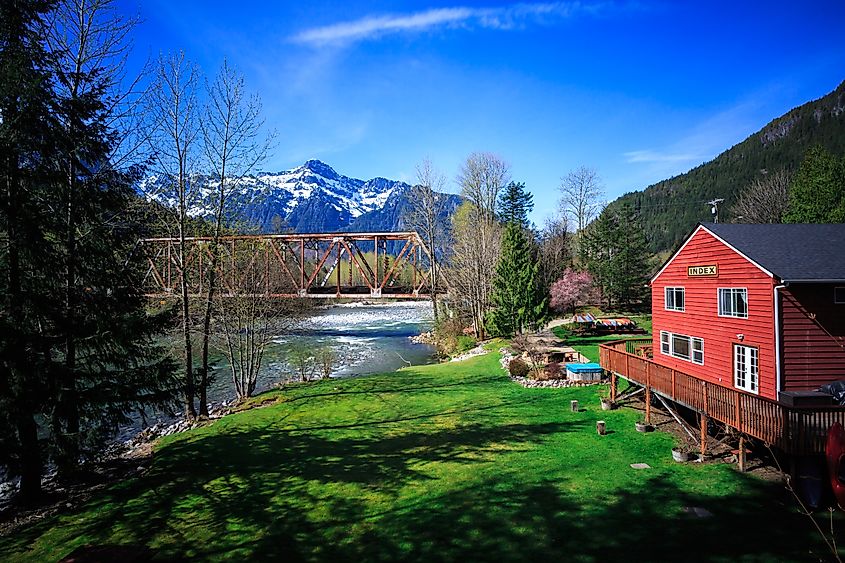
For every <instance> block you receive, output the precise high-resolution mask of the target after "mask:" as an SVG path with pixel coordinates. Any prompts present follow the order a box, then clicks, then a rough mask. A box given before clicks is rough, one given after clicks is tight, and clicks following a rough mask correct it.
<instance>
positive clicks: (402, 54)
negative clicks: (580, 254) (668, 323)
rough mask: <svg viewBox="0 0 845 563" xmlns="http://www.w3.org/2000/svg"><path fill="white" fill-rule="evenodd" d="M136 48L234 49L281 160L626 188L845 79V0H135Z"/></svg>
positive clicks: (215, 52)
mask: <svg viewBox="0 0 845 563" xmlns="http://www.w3.org/2000/svg"><path fill="white" fill-rule="evenodd" d="M117 1H118V6H119V7H120V9H121V10H122V11H123V12H125V13H126V14H138V15H140V17H141V18H142V19H143V23H142V24H141V25H140V26H139V27H138V29H137V30H136V33H135V50H134V53H133V64H140V62H141V61H142V60H143V59H145V58H146V57H148V56H150V57H156V56H157V55H158V54H159V53H160V52H168V51H174V50H178V49H184V50H185V51H186V53H187V55H188V57H190V58H191V59H192V60H193V61H195V62H196V63H197V64H198V65H199V66H200V67H201V68H202V69H203V70H204V71H205V72H206V73H207V74H208V75H213V74H214V72H215V70H216V68H217V67H218V66H219V64H220V62H221V61H222V60H223V58H224V57H225V58H227V59H228V60H229V62H230V63H233V64H234V65H235V66H236V67H237V68H238V69H239V70H240V71H241V72H242V73H243V74H244V75H245V76H246V80H247V83H248V85H249V87H250V88H251V89H252V90H254V91H256V92H258V93H259V94H260V95H261V97H262V99H263V102H264V108H265V117H266V120H267V123H268V125H269V126H270V127H272V128H273V129H275V130H276V132H277V134H278V142H277V144H276V147H275V149H274V151H273V154H272V155H271V156H270V158H269V159H268V161H267V162H266V163H265V165H264V166H263V168H264V169H266V170H282V169H288V168H292V167H294V166H297V165H299V164H302V162H303V161H305V160H307V159H309V158H318V159H320V160H323V161H325V162H327V163H328V164H330V165H331V166H332V167H334V168H335V169H336V170H337V171H338V172H340V173H342V174H346V175H348V176H353V177H357V178H364V179H367V178H371V177H374V176H384V177H388V178H393V179H402V180H406V181H413V179H414V168H415V165H416V164H417V163H418V162H419V161H420V160H422V159H423V158H424V157H428V158H429V159H431V160H432V162H433V163H434V164H435V166H436V167H438V168H439V169H440V170H442V171H443V172H444V174H446V176H447V178H448V179H449V181H450V189H451V190H452V191H457V189H458V187H457V185H456V184H455V182H454V178H455V176H456V174H457V172H458V169H459V167H460V164H461V162H462V161H463V160H464V159H465V158H466V156H467V155H468V154H469V153H471V152H473V151H491V152H494V153H496V154H498V155H500V156H501V157H502V158H503V159H504V160H506V161H507V162H508V163H510V165H511V172H512V176H513V178H514V179H515V180H518V181H523V182H525V183H526V186H527V188H528V189H529V190H530V191H532V192H533V193H534V196H535V202H536V209H535V211H534V213H533V217H532V218H533V219H534V221H535V222H537V223H538V224H539V223H541V222H542V220H543V218H544V217H546V216H548V215H549V214H550V213H552V212H553V210H554V208H555V206H556V205H557V199H558V192H557V188H558V186H559V184H560V178H561V177H562V176H563V175H565V174H566V173H567V172H568V171H569V170H571V169H573V168H576V167H578V166H580V165H585V166H590V167H593V168H595V169H596V170H597V171H598V173H599V175H600V176H601V177H602V179H603V182H604V185H605V189H606V195H607V199H608V200H612V199H614V198H616V197H618V196H619V195H621V194H623V193H625V192H628V191H633V190H639V189H642V188H645V187H646V186H647V185H649V184H650V183H653V182H655V181H658V180H662V179H664V178H666V177H669V176H671V175H674V174H678V173H682V172H685V171H686V170H689V169H690V168H692V167H694V166H696V165H698V164H700V163H702V162H705V161H707V160H709V159H710V158H712V157H714V156H716V155H717V154H719V153H720V152H722V151H723V150H725V149H727V148H729V147H730V146H732V145H733V144H736V143H738V142H740V141H741V140H743V139H744V138H745V137H746V136H748V135H749V134H751V133H753V132H754V131H756V130H758V129H759V128H760V127H762V126H763V125H765V124H766V123H767V122H768V121H770V120H771V119H773V118H774V117H777V116H779V115H781V114H782V113H784V112H786V111H787V110H789V109H791V108H792V107H794V106H797V105H800V104H802V103H804V102H806V101H808V100H811V99H815V98H818V97H821V96H823V95H824V94H826V93H828V92H829V91H831V90H833V89H834V88H835V87H836V86H837V85H838V84H839V83H840V82H841V81H842V80H845V31H843V30H845V2H842V1H841V0H831V1H818V2H816V1H800V2H799V1H792V2H777V1H768V2H746V1H736V0H734V1H731V2H721V1H702V2H682V1H655V2H651V1H640V2H601V1H599V2H533V3H529V2H526V3H513V2H495V1H491V2H487V3H469V2H443V1H438V2H428V3H420V2H358V1H354V0H347V1H344V2H325V1H322V0H309V1H308V2H286V1H279V2H257V1H253V0H240V1H239V2H231V1H227V2H218V1H216V0H180V1H178V2H173V1H172V0H144V1H143V2H140V3H139V2H138V0H134V1H133V0H117Z"/></svg>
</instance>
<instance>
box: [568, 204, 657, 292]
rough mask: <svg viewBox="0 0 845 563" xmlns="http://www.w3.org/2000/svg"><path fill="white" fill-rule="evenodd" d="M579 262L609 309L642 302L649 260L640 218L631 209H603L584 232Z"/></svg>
mask: <svg viewBox="0 0 845 563" xmlns="http://www.w3.org/2000/svg"><path fill="white" fill-rule="evenodd" d="M581 259H582V261H583V262H584V264H585V265H586V267H587V270H588V271H589V272H590V273H591V274H592V275H593V278H594V279H595V282H596V285H597V286H598V287H599V289H600V291H601V294H602V297H603V298H604V299H605V302H606V305H607V307H608V308H610V307H613V306H616V305H624V306H631V305H642V304H643V303H644V302H645V300H646V298H647V293H648V292H647V287H646V284H647V281H648V275H649V273H650V262H649V260H650V259H649V253H648V247H647V242H646V238H645V234H644V232H643V229H642V226H641V222H640V220H639V216H638V215H637V213H636V212H635V211H634V209H633V208H632V207H631V206H629V205H623V206H621V207H619V208H613V209H611V208H608V209H605V210H604V211H603V212H602V213H601V215H599V217H598V218H597V219H596V220H595V221H593V223H591V224H590V225H589V226H588V227H587V228H586V229H584V233H583V238H582V242H581Z"/></svg>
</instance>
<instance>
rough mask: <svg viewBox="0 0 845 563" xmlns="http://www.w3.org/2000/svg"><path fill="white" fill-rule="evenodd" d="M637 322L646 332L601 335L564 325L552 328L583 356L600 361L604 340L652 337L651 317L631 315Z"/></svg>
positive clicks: (592, 360) (593, 360) (555, 333)
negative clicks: (573, 330) (579, 331)
mask: <svg viewBox="0 0 845 563" xmlns="http://www.w3.org/2000/svg"><path fill="white" fill-rule="evenodd" d="M630 318H631V319H632V320H634V321H635V322H636V323H637V326H639V327H640V328H642V329H644V330H645V331H646V334H633V335H632V334H624V333H620V334H604V335H601V336H597V335H592V334H577V333H573V332H572V331H570V330H569V329H568V328H566V327H564V326H556V327H555V328H553V329H552V332H553V333H554V335H555V336H557V337H558V338H560V339H561V340H563V341H565V342H566V343H567V344H568V345H569V346H572V347H573V348H575V349H576V350H577V351H578V352H580V353H581V354H582V355H583V356H585V357H586V358H588V359H589V360H590V361H591V362H598V361H599V344H601V343H602V342H610V341H612V340H625V339H628V338H633V339H639V338H651V317H650V316H649V317H645V316H642V317H639V316H632V317H630Z"/></svg>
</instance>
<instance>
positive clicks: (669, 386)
mask: <svg viewBox="0 0 845 563" xmlns="http://www.w3.org/2000/svg"><path fill="white" fill-rule="evenodd" d="M651 291H652V320H653V341H652V354H653V357H652V358H651V359H643V358H639V357H636V354H634V353H633V350H632V349H631V346H630V344H629V345H628V347H627V350H626V348H625V346H624V345H615V346H614V345H611V346H605V347H602V362H603V367H605V369H608V370H610V371H611V372H613V373H616V374H618V375H621V376H622V377H625V378H627V379H629V380H631V381H633V382H635V383H638V384H640V385H643V386H644V387H646V391H647V392H650V391H654V392H657V393H658V394H660V395H662V396H665V397H667V398H669V399H671V400H673V401H675V402H677V403H680V404H683V405H685V406H688V407H690V408H692V409H693V410H695V411H697V412H699V413H700V414H701V415H702V416H707V417H711V416H712V417H713V418H715V419H716V420H719V421H721V422H723V423H725V424H726V425H729V426H731V427H733V428H735V429H738V430H740V432H743V433H746V434H749V435H751V436H753V437H756V438H759V439H762V440H764V441H765V442H768V443H770V444H773V445H777V446H780V447H782V448H783V449H785V450H793V451H799V452H801V453H810V452H812V451H816V450H818V448H819V444H820V439H821V438H822V437H821V436H820V435H819V433H820V432H821V431H822V430H825V431H826V427H825V425H827V427H829V424H828V422H829V421H830V420H833V419H836V420H839V419H841V418H845V410H843V409H841V408H840V407H836V406H834V405H833V401H832V398H831V397H829V396H825V395H819V394H816V393H813V391H814V390H816V389H818V387H819V386H820V385H822V384H824V383H829V382H832V381H837V380H845V225H843V224H836V225H742V224H700V225H699V226H698V227H697V228H696V229H695V231H694V232H693V233H692V234H691V235H690V236H689V237H688V238H687V239H686V241H685V242H684V243H683V245H682V246H681V247H680V248H679V249H678V251H677V252H675V254H674V255H673V256H672V257H671V258H670V259H669V260H668V261H667V262H666V263H665V264H664V265H663V267H662V268H661V269H660V270H659V271H658V272H657V274H656V275H655V276H654V277H653V278H652V280H651ZM813 409H815V410H813ZM799 427H800V436H798V434H797V433H798V432H799ZM799 439H800V440H799ZM796 441H800V442H801V444H800V445H797V443H796Z"/></svg>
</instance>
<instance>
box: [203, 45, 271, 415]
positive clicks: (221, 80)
mask: <svg viewBox="0 0 845 563" xmlns="http://www.w3.org/2000/svg"><path fill="white" fill-rule="evenodd" d="M206 90H207V95H208V102H207V104H206V108H205V112H204V115H203V119H202V121H201V130H202V140H203V143H202V144H203V152H204V153H205V159H206V166H207V167H208V169H209V171H210V172H211V174H210V175H211V177H212V178H213V181H214V184H213V185H214V187H215V207H214V234H213V236H212V240H211V245H210V246H211V248H210V250H211V260H210V261H209V263H208V267H207V270H206V273H205V279H206V288H205V289H206V294H205V311H204V315H203V325H202V357H201V361H200V367H199V388H198V389H197V391H198V398H199V414H200V416H208V406H207V403H208V401H207V390H208V347H209V339H210V337H211V316H212V309H213V305H214V293H215V291H216V290H217V283H218V280H217V265H218V262H219V260H220V236H221V234H222V232H223V226H224V222H225V220H226V218H227V216H229V215H230V214H231V213H232V212H233V210H232V209H230V207H231V205H230V200H231V194H232V191H233V190H234V189H236V188H237V186H238V183H239V181H240V180H241V179H242V178H243V177H244V176H245V175H246V174H249V173H250V172H251V171H252V170H254V169H255V167H256V166H257V165H258V164H259V163H260V162H262V161H263V160H264V158H265V157H266V156H267V151H268V150H269V146H270V137H269V136H267V137H264V138H261V137H260V131H261V128H262V126H263V120H262V119H261V100H260V98H258V96H249V95H248V94H247V92H246V89H245V87H244V79H243V77H242V76H240V75H239V74H238V73H237V72H236V71H235V70H234V69H232V68H231V67H230V66H229V64H228V63H227V62H226V61H225V60H224V61H223V65H222V66H221V67H220V71H219V72H218V73H217V77H216V78H215V80H214V82H212V83H211V84H208V85H207V87H206ZM236 385H237V384H236Z"/></svg>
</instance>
